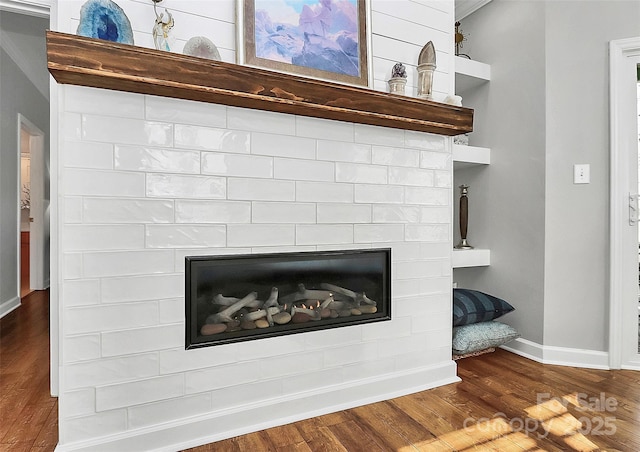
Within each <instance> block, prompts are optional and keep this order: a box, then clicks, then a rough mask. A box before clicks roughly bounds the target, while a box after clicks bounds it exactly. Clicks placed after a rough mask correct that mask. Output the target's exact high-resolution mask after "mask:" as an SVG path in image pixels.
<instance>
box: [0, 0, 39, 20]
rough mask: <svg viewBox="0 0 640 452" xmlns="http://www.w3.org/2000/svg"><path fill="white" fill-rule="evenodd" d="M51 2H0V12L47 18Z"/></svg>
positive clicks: (34, 0) (19, 0)
mask: <svg viewBox="0 0 640 452" xmlns="http://www.w3.org/2000/svg"><path fill="white" fill-rule="evenodd" d="M50 9H51V0H0V10H2V11H11V12H14V13H20V14H28V15H30V16H36V17H44V18H49V10H50Z"/></svg>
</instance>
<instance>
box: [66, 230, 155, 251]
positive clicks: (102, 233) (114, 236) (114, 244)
mask: <svg viewBox="0 0 640 452" xmlns="http://www.w3.org/2000/svg"><path fill="white" fill-rule="evenodd" d="M62 243H63V246H64V248H65V249H66V250H68V251H87V250H99V249H102V250H107V249H126V250H134V249H138V248H144V226H143V225H137V224H131V225H121V224H118V225H116V224H114V225H109V226H102V225H87V224H82V225H75V224H74V225H67V227H66V234H65V236H64V239H63V242H62Z"/></svg>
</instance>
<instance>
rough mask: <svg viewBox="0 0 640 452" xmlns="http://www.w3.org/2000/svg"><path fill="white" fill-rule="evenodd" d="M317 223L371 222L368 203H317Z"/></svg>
mask: <svg viewBox="0 0 640 452" xmlns="http://www.w3.org/2000/svg"><path fill="white" fill-rule="evenodd" d="M318 223H371V206H370V205H353V204H344V203H327V204H324V203H323V204H318Z"/></svg>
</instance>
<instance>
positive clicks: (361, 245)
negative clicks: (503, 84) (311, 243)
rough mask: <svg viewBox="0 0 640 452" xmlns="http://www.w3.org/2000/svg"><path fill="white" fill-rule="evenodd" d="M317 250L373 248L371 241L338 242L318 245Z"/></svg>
mask: <svg viewBox="0 0 640 452" xmlns="http://www.w3.org/2000/svg"><path fill="white" fill-rule="evenodd" d="M316 248H317V250H318V251H344V250H365V249H371V248H373V245H372V244H371V243H340V244H335V245H318V246H316Z"/></svg>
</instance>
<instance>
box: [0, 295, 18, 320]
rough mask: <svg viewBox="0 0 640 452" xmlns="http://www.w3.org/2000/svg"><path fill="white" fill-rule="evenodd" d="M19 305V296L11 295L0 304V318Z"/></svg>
mask: <svg viewBox="0 0 640 452" xmlns="http://www.w3.org/2000/svg"><path fill="white" fill-rule="evenodd" d="M19 306H20V297H13V298H12V299H11V300H7V301H5V302H4V303H2V304H0V319H1V318H2V317H4V316H5V315H7V314H9V313H10V312H11V311H13V310H14V309H16V308H17V307H19Z"/></svg>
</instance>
